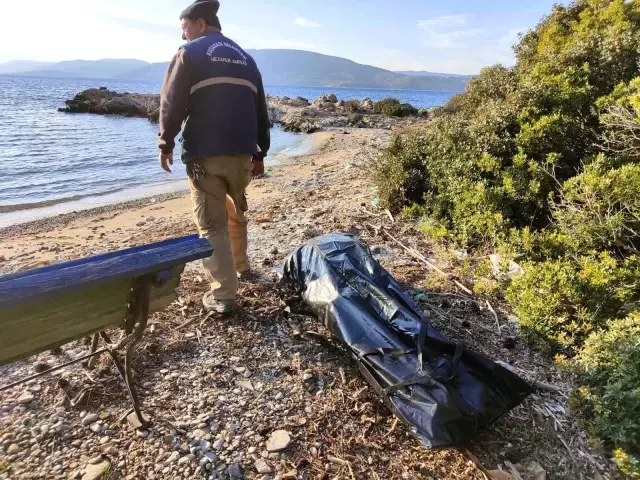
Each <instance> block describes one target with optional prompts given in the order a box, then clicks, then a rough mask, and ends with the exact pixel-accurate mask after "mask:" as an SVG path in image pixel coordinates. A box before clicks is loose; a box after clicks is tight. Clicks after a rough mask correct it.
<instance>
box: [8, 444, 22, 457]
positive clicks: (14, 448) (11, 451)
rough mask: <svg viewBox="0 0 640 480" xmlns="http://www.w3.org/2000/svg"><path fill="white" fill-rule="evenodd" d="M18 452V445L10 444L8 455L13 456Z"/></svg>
mask: <svg viewBox="0 0 640 480" xmlns="http://www.w3.org/2000/svg"><path fill="white" fill-rule="evenodd" d="M19 451H20V445H18V444H16V443H12V444H11V445H9V448H7V454H8V455H13V454H15V453H18V452H19Z"/></svg>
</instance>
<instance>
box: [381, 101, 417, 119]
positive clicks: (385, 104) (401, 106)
mask: <svg viewBox="0 0 640 480" xmlns="http://www.w3.org/2000/svg"><path fill="white" fill-rule="evenodd" d="M373 111H374V112H375V113H377V114H379V115H386V116H387V117H408V116H412V115H418V110H417V109H416V108H415V107H413V106H412V105H410V104H408V103H400V100H398V99H397V98H385V99H383V100H380V101H379V102H375V103H374V104H373Z"/></svg>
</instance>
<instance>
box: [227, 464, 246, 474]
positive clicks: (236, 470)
mask: <svg viewBox="0 0 640 480" xmlns="http://www.w3.org/2000/svg"><path fill="white" fill-rule="evenodd" d="M228 472H229V476H230V477H231V478H244V475H243V474H242V472H241V471H240V468H238V466H237V465H236V464H235V463H232V464H231V465H229V470H228Z"/></svg>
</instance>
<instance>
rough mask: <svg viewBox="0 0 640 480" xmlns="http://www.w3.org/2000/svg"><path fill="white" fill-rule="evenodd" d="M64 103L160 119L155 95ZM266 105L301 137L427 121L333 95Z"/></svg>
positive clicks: (96, 93)
mask: <svg viewBox="0 0 640 480" xmlns="http://www.w3.org/2000/svg"><path fill="white" fill-rule="evenodd" d="M65 103H66V107H65V108H60V109H59V111H61V112H67V113H94V114H99V115H123V116H127V117H141V118H147V119H148V120H149V121H151V122H157V121H158V118H159V115H160V96H159V95H153V94H136V93H118V92H114V91H111V90H108V89H106V88H104V87H101V88H91V89H88V90H84V91H82V92H80V93H78V94H77V95H76V96H75V97H74V98H73V99H71V100H67V101H66V102H65ZM267 104H268V108H269V118H270V119H271V122H272V123H273V124H274V125H280V126H282V128H283V129H284V130H286V131H291V132H302V133H312V132H315V131H317V130H321V129H325V128H331V127H334V128H346V127H355V128H382V129H386V130H391V129H393V128H396V127H401V126H405V125H411V124H414V123H417V122H423V121H425V118H426V117H427V113H426V111H418V110H416V109H415V108H413V107H412V106H411V105H408V104H398V106H397V110H396V111H395V112H393V114H386V113H377V110H379V109H376V108H375V107H376V104H375V103H374V102H373V101H372V100H371V99H369V98H365V99H364V100H362V101H359V100H346V101H345V100H338V98H337V97H336V95H335V94H327V95H323V96H321V97H319V98H316V99H315V100H313V101H309V100H307V99H306V98H302V97H297V98H289V97H277V96H271V95H267ZM396 115H397V116H396Z"/></svg>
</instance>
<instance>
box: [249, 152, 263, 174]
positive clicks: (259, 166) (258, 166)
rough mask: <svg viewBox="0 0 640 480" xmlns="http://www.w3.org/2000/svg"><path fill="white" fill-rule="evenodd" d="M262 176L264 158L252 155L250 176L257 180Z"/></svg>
mask: <svg viewBox="0 0 640 480" xmlns="http://www.w3.org/2000/svg"><path fill="white" fill-rule="evenodd" d="M262 177H264V160H262V159H261V158H257V157H253V171H252V172H251V178H252V179H253V180H257V179H259V178H262Z"/></svg>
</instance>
